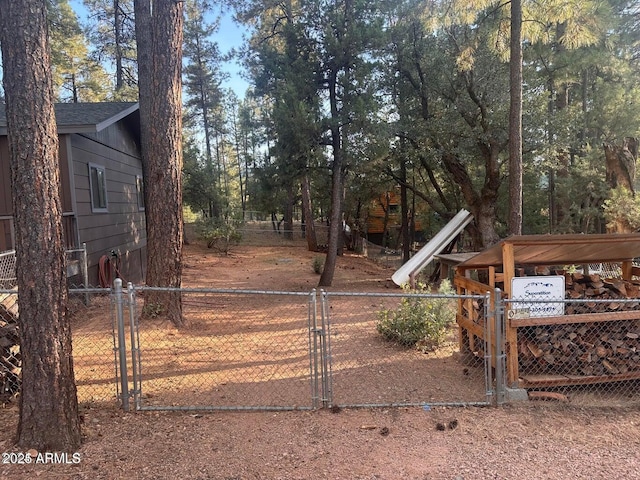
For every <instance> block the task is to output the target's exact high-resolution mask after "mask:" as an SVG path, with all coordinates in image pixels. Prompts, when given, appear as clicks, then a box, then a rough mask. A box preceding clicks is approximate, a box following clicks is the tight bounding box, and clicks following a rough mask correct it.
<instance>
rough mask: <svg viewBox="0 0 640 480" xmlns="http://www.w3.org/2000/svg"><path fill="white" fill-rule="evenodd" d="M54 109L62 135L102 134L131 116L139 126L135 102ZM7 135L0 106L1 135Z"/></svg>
mask: <svg viewBox="0 0 640 480" xmlns="http://www.w3.org/2000/svg"><path fill="white" fill-rule="evenodd" d="M54 108H55V112H56V124H57V126H58V133H60V134H63V133H95V132H100V131H101V130H104V129H105V128H107V127H108V126H110V125H112V124H114V123H116V122H118V121H119V120H122V119H124V118H127V117H129V116H132V121H131V122H129V123H131V125H132V126H136V125H137V124H139V119H138V115H139V106H138V104H137V103H135V102H96V103H56V104H55V105H54ZM133 117H135V118H133ZM138 129H139V127H138ZM6 134H7V119H6V110H5V105H4V104H0V135H6Z"/></svg>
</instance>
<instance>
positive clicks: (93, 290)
mask: <svg viewBox="0 0 640 480" xmlns="http://www.w3.org/2000/svg"><path fill="white" fill-rule="evenodd" d="M111 292H112V289H111V288H98V287H94V288H70V289H69V294H74V295H75V294H76V293H78V294H79V293H107V294H108V293H111Z"/></svg>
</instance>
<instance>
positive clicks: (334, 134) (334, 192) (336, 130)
mask: <svg viewBox="0 0 640 480" xmlns="http://www.w3.org/2000/svg"><path fill="white" fill-rule="evenodd" d="M329 103H330V108H331V122H332V124H331V146H332V148H333V166H332V167H331V175H332V177H331V216H330V224H329V242H328V247H327V257H326V259H325V262H324V268H323V269H322V275H320V281H319V282H318V286H319V287H330V286H331V284H332V283H333V275H334V274H335V270H336V263H337V260H338V258H337V257H338V247H339V244H340V239H341V238H342V185H343V182H342V163H343V158H342V157H343V154H344V152H343V150H342V132H341V129H340V126H339V125H338V120H339V119H338V93H337V73H336V72H335V71H334V72H333V74H332V75H331V77H330V80H329Z"/></svg>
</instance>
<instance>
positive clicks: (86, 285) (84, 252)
mask: <svg viewBox="0 0 640 480" xmlns="http://www.w3.org/2000/svg"><path fill="white" fill-rule="evenodd" d="M80 269H81V270H82V281H83V282H84V288H85V290H87V289H88V288H89V267H88V265H87V244H86V243H83V244H82V260H81V264H80ZM84 304H85V305H89V293H88V292H86V293H85V294H84Z"/></svg>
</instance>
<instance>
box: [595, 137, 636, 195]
mask: <svg viewBox="0 0 640 480" xmlns="http://www.w3.org/2000/svg"><path fill="white" fill-rule="evenodd" d="M603 148H604V157H605V160H606V167H607V183H608V184H609V187H610V188H611V189H614V188H616V187H624V188H626V189H627V190H629V192H631V194H633V195H635V186H634V184H635V180H636V160H637V158H638V139H637V138H632V137H626V138H625V139H624V141H623V143H622V145H613V144H611V143H605V144H604V146H603Z"/></svg>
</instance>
